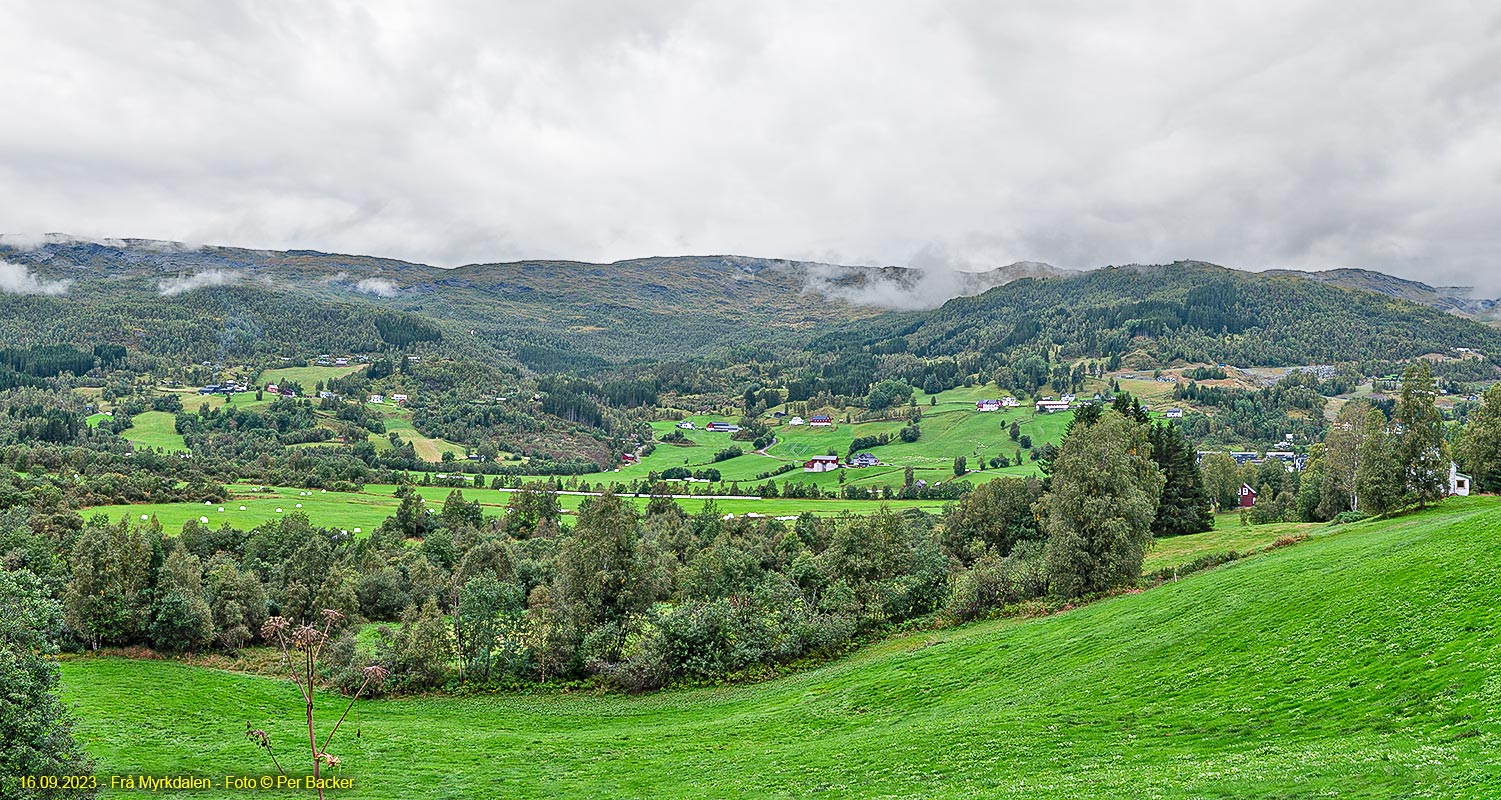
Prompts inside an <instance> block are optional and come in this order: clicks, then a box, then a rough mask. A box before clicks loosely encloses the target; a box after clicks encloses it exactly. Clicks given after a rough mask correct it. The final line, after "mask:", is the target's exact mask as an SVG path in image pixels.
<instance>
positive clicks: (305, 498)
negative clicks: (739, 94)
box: [81, 485, 945, 533]
mask: <svg viewBox="0 0 1501 800" xmlns="http://www.w3.org/2000/svg"><path fill="white" fill-rule="evenodd" d="M259 488H260V487H256V486H243V485H234V486H230V487H229V489H230V493H231V496H232V497H231V499H230V500H227V501H225V502H223V503H219V502H215V503H210V504H208V505H205V504H203V503H202V502H183V503H141V504H135V505H114V506H98V507H95V508H90V509H85V510H84V511H83V512H81V513H83V514H84V515H85V516H92V515H94V514H105V515H107V516H108V517H109V518H110V519H112V520H118V519H122V518H124V519H127V520H136V521H139V520H140V519H141V518H142V517H143V516H144V517H148V518H149V517H152V516H155V517H156V518H157V520H158V521H159V522H161V524H162V528H163V529H164V530H168V531H176V530H180V529H181V528H182V525H183V523H185V522H188V521H189V520H198V519H201V518H203V517H207V518H208V520H209V524H211V525H214V526H218V525H220V524H221V523H223V522H229V523H230V524H231V525H234V526H235V527H237V528H240V529H242V530H248V529H250V528H253V527H255V526H256V525H259V524H261V523H262V522H266V521H269V520H273V519H276V518H277V517H280V516H284V515H286V514H295V513H298V512H301V513H304V514H306V515H307V516H308V519H309V520H310V521H311V522H312V523H313V524H314V525H319V526H324V527H329V528H339V529H343V530H349V531H353V530H354V529H356V528H359V529H360V532H361V533H368V532H369V531H370V530H371V529H373V528H375V527H376V526H378V525H379V524H380V523H381V522H383V521H384V520H385V519H386V517H389V516H391V515H392V514H394V513H396V506H397V504H398V501H397V500H396V498H395V496H394V494H395V491H396V487H395V486H380V485H370V486H366V487H365V490H364V491H362V492H325V491H322V490H319V489H287V488H275V489H271V490H270V491H267V492H259V491H257V489H259ZM417 490H418V493H419V494H421V495H422V496H423V498H425V499H426V500H427V502H428V503H429V504H430V505H431V506H432V507H433V508H434V509H441V508H442V503H443V500H444V499H445V498H447V497H448V493H449V492H451V491H453V490H452V489H449V488H446V487H439V486H419V487H417ZM304 492H306V494H303V493H304ZM464 497H465V498H466V499H468V500H478V501H479V502H480V505H481V506H482V507H483V510H484V512H485V513H486V514H487V515H490V516H494V515H499V514H502V513H504V509H505V506H506V504H507V503H508V502H509V500H510V492H509V491H507V490H504V489H473V488H470V489H465V490H464ZM558 499H559V502H560V503H561V505H562V506H563V510H564V512H565V513H572V512H574V511H577V509H578V507H579V504H580V503H582V502H583V501H584V500H586V499H587V498H586V497H584V496H581V495H576V494H565V495H561V496H560V497H559V498H558ZM631 500H632V502H634V503H635V504H636V505H637V507H639V508H645V507H646V504H647V502H648V498H645V497H633V498H631ZM713 502H714V504H715V507H716V508H717V509H718V510H719V512H720V513H721V514H735V515H737V516H740V515H744V514H761V515H763V516H768V517H777V516H795V515H797V514H801V513H803V512H804V511H811V512H812V513H814V514H818V515H819V516H832V515H837V514H840V513H843V512H844V511H846V510H850V511H854V512H856V513H871V512H874V511H875V510H876V509H877V508H879V507H880V505H881V504H880V503H877V502H874V501H854V500H799V499H786V498H775V499H767V500H758V499H748V500H741V499H733V498H715V499H714V500H713ZM299 503H300V504H301V506H302V507H301V508H298V504H299ZM704 503H705V501H704V500H701V499H695V498H680V499H679V500H678V504H679V505H681V506H682V507H683V508H684V509H685V510H686V511H688V512H689V513H697V512H698V511H700V510H701V509H702V508H703V507H704ZM886 505H889V506H890V507H891V508H894V509H903V508H921V509H924V510H927V511H930V512H933V513H939V512H941V511H942V510H943V508H944V505H945V503H944V501H941V500H892V501H887V503H886ZM241 506H244V508H245V510H243V511H241V510H240V507H241ZM221 508H222V509H223V510H222V511H220V509H221ZM277 509H281V510H280V511H277Z"/></svg>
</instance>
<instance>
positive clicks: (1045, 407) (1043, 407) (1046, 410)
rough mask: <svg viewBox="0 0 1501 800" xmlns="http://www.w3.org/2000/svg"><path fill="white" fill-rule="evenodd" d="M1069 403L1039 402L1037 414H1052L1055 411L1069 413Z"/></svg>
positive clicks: (1059, 401) (1060, 401)
mask: <svg viewBox="0 0 1501 800" xmlns="http://www.w3.org/2000/svg"><path fill="white" fill-rule="evenodd" d="M1067 410H1068V403H1065V402H1064V401H1062V400H1038V401H1037V413H1039V414H1052V413H1053V412H1055V411H1067Z"/></svg>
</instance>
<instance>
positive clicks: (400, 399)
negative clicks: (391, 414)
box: [365, 394, 407, 406]
mask: <svg viewBox="0 0 1501 800" xmlns="http://www.w3.org/2000/svg"><path fill="white" fill-rule="evenodd" d="M387 400H390V401H391V402H392V403H395V404H396V405H398V406H405V405H406V404H407V396H406V395H404V394H393V395H391V396H390V397H389V398H388V397H386V396H385V395H383V394H372V395H370V396H369V397H367V398H365V402H367V403H371V404H374V405H384V404H385V402H386V401H387Z"/></svg>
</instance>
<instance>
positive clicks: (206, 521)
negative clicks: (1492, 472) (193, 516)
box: [198, 517, 208, 525]
mask: <svg viewBox="0 0 1501 800" xmlns="http://www.w3.org/2000/svg"><path fill="white" fill-rule="evenodd" d="M198 521H199V522H202V523H204V524H205V525H206V524H208V517H199V518H198Z"/></svg>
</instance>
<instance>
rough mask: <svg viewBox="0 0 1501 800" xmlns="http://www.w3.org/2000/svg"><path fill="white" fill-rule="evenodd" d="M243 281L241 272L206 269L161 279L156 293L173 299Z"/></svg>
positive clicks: (243, 277)
mask: <svg viewBox="0 0 1501 800" xmlns="http://www.w3.org/2000/svg"><path fill="white" fill-rule="evenodd" d="M244 279H245V273H243V272H231V271H229V270H222V269H206V270H203V271H202V272H195V273H193V274H192V275H179V276H177V277H175V278H163V279H161V280H160V281H157V284H156V291H157V293H158V294H160V295H161V296H162V297H173V296H175V295H179V294H183V293H184V292H191V291H193V290H195V289H206V288H209V287H213V286H232V285H234V284H237V283H239V282H241V281H243V280H244Z"/></svg>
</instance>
